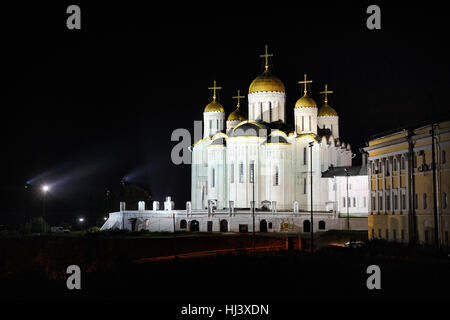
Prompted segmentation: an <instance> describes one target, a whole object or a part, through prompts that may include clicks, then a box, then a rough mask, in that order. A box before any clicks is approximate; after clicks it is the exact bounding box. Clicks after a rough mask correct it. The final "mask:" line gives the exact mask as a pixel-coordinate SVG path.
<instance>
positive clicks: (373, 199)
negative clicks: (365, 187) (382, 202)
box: [372, 197, 376, 210]
mask: <svg viewBox="0 0 450 320" xmlns="http://www.w3.org/2000/svg"><path fill="white" fill-rule="evenodd" d="M375 204H376V199H375V197H372V210H376V208H375Z"/></svg>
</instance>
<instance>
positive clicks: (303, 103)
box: [295, 94, 317, 108]
mask: <svg viewBox="0 0 450 320" xmlns="http://www.w3.org/2000/svg"><path fill="white" fill-rule="evenodd" d="M295 107H296V108H317V104H316V102H315V101H314V99H313V98H311V97H309V96H308V95H307V94H305V95H304V96H303V97H301V98H300V99H298V100H297V102H296V103H295Z"/></svg>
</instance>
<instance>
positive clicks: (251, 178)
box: [250, 161, 255, 183]
mask: <svg viewBox="0 0 450 320" xmlns="http://www.w3.org/2000/svg"><path fill="white" fill-rule="evenodd" d="M253 182H255V162H254V161H252V162H251V163H250V183H253Z"/></svg>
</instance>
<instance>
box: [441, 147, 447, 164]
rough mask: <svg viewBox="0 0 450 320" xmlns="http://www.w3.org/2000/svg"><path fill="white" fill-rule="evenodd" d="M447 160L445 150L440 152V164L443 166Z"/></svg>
mask: <svg viewBox="0 0 450 320" xmlns="http://www.w3.org/2000/svg"><path fill="white" fill-rule="evenodd" d="M446 161H447V160H446V159H445V150H442V164H445V162H446Z"/></svg>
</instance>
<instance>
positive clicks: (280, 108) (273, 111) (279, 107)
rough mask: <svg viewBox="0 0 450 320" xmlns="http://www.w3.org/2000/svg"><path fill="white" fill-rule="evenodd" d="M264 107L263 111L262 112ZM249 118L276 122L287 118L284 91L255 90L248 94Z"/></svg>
mask: <svg viewBox="0 0 450 320" xmlns="http://www.w3.org/2000/svg"><path fill="white" fill-rule="evenodd" d="M261 109H262V113H261ZM248 119H249V120H255V121H256V120H262V121H265V122H274V121H277V120H281V121H283V122H285V120H286V94H285V93H284V92H255V93H249V94H248Z"/></svg>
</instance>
